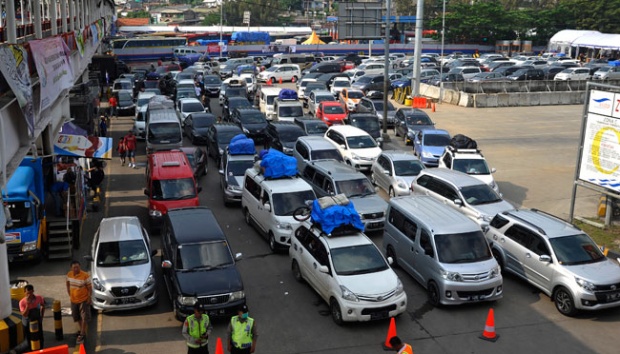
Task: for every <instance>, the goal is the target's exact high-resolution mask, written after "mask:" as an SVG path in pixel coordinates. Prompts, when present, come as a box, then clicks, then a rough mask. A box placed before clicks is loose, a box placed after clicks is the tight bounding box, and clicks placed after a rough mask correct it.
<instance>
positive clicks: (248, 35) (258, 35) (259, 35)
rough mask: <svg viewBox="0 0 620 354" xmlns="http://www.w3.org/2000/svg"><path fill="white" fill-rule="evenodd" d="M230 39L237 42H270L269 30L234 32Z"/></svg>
mask: <svg viewBox="0 0 620 354" xmlns="http://www.w3.org/2000/svg"><path fill="white" fill-rule="evenodd" d="M230 40H232V41H235V42H263V43H267V44H269V42H270V40H271V38H270V37H269V32H233V34H232V36H231V37H230Z"/></svg>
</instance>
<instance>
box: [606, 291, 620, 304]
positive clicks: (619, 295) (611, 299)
mask: <svg viewBox="0 0 620 354" xmlns="http://www.w3.org/2000/svg"><path fill="white" fill-rule="evenodd" d="M605 300H607V302H614V301H619V300H620V292H617V293H611V294H605Z"/></svg>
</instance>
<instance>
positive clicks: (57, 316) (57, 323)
mask: <svg viewBox="0 0 620 354" xmlns="http://www.w3.org/2000/svg"><path fill="white" fill-rule="evenodd" d="M52 312H53V313H54V333H55V334H56V340H63V338H64V334H63V331H62V312H61V310H60V300H54V303H53V304H52Z"/></svg>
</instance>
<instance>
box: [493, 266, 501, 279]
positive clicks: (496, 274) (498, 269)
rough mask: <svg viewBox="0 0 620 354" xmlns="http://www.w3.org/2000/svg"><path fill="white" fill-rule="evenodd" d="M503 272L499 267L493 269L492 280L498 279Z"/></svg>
mask: <svg viewBox="0 0 620 354" xmlns="http://www.w3.org/2000/svg"><path fill="white" fill-rule="evenodd" d="M501 272H502V269H501V268H500V267H499V266H497V267H495V268H493V269H491V278H497V277H498V276H499V275H500V274H501Z"/></svg>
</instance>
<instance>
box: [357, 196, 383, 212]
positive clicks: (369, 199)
mask: <svg viewBox="0 0 620 354" xmlns="http://www.w3.org/2000/svg"><path fill="white" fill-rule="evenodd" d="M350 200H351V201H352V202H353V205H354V206H355V210H357V212H358V213H360V214H368V213H385V211H386V210H387V207H388V205H387V203H386V202H385V200H383V198H381V197H379V196H378V195H377V194H373V195H368V196H365V197H353V198H350Z"/></svg>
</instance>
